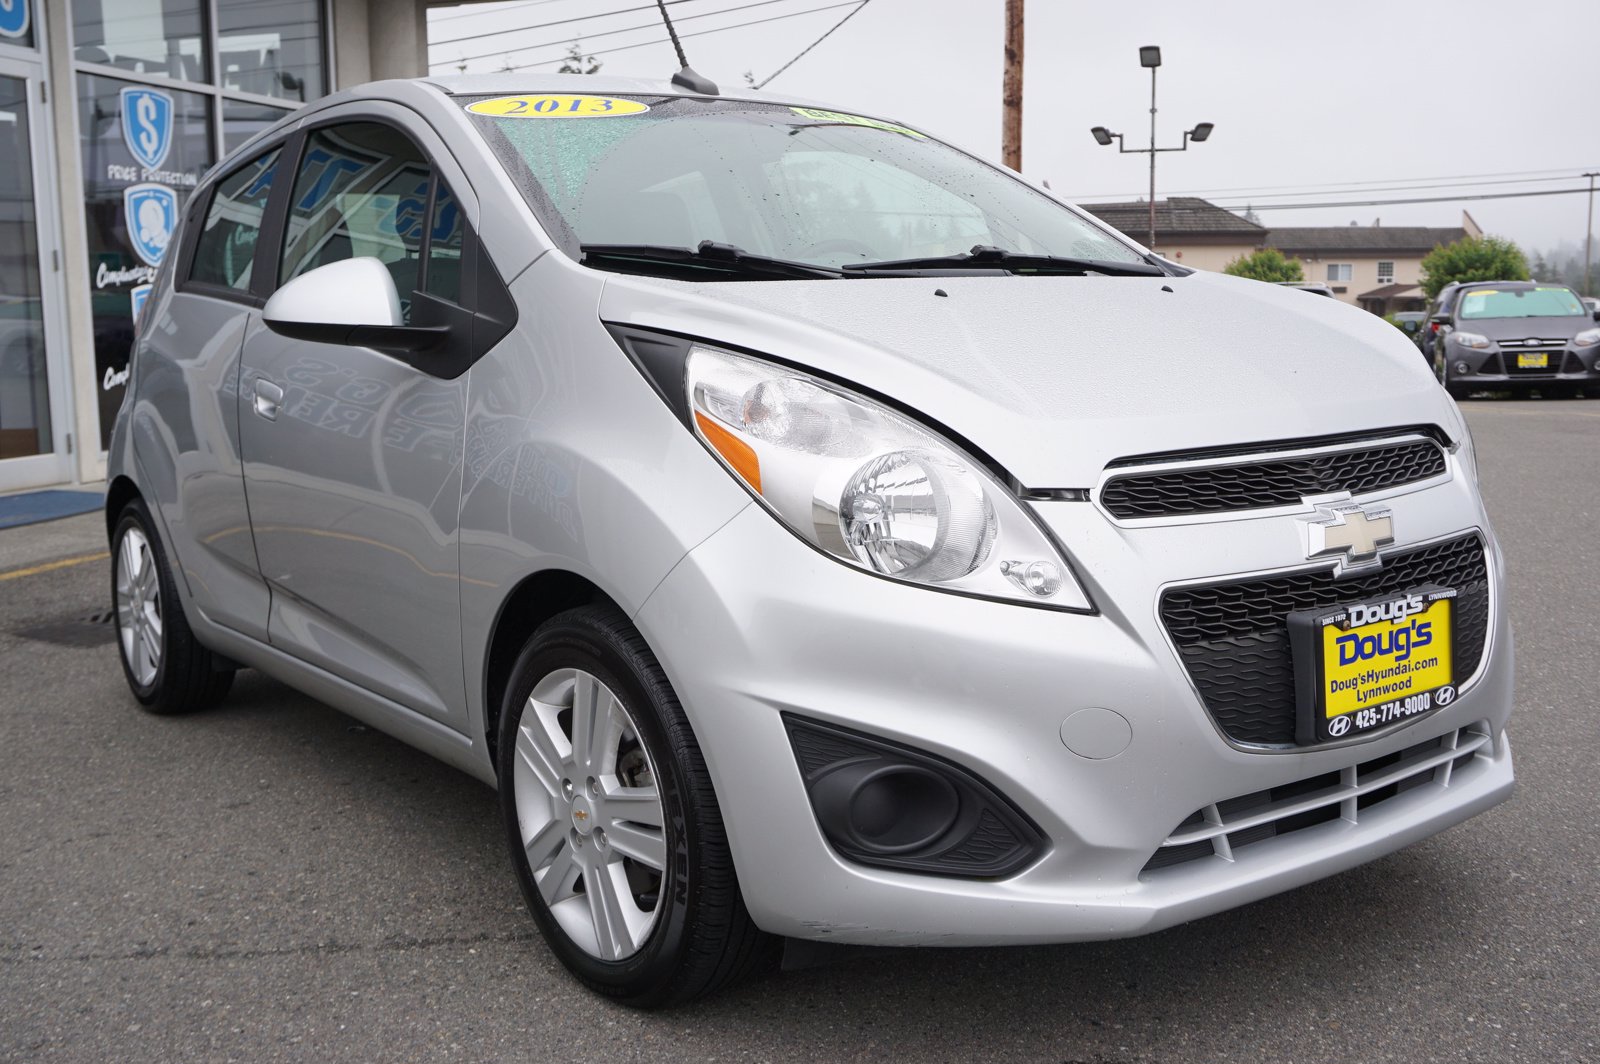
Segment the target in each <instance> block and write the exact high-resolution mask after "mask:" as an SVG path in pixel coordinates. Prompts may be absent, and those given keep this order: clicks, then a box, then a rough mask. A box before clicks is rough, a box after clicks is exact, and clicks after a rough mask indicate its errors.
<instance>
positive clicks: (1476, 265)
mask: <svg viewBox="0 0 1600 1064" xmlns="http://www.w3.org/2000/svg"><path fill="white" fill-rule="evenodd" d="M1527 279H1528V260H1527V259H1526V258H1525V257H1524V256H1523V254H1522V249H1521V248H1519V247H1517V245H1516V244H1514V243H1512V242H1511V241H1509V240H1505V239H1502V238H1501V237H1497V236H1482V237H1479V236H1469V237H1463V238H1462V239H1460V240H1457V241H1456V242H1455V243H1454V244H1446V245H1445V246H1443V247H1437V248H1434V249H1433V250H1432V251H1430V252H1428V254H1427V256H1426V257H1425V258H1424V259H1423V260H1422V290H1423V292H1424V293H1426V294H1427V297H1428V298H1429V299H1430V300H1432V299H1433V297H1434V296H1437V295H1438V294H1439V289H1441V288H1443V287H1444V286H1445V285H1447V284H1451V283H1452V282H1455V281H1526V280H1527Z"/></svg>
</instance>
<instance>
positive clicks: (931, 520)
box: [685, 345, 1090, 610]
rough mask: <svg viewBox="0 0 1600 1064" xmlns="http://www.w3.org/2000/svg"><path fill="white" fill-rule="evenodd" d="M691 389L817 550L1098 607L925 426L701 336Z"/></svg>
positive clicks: (942, 580) (1025, 523) (1016, 505)
mask: <svg viewBox="0 0 1600 1064" xmlns="http://www.w3.org/2000/svg"><path fill="white" fill-rule="evenodd" d="M685 386H686V388H687V389H688V393H689V394H688V398H689V409H690V412H691V413H692V419H693V422H694V429H695V433H696V434H697V435H698V436H699V437H700V439H701V440H702V441H703V442H704V443H705V444H706V445H707V446H708V447H709V448H710V449H711V451H712V453H713V454H715V455H717V456H718V457H719V458H721V459H722V462H723V464H724V465H726V466H727V467H728V469H729V470H730V471H731V472H732V473H733V474H734V475H735V476H736V477H738V478H739V479H740V480H741V481H743V482H744V484H745V486H746V487H748V488H749V489H750V491H751V492H752V493H753V494H754V495H755V496H756V498H757V499H759V500H760V501H761V502H762V504H763V505H765V506H766V507H767V509H768V510H770V511H772V513H773V514H774V515H775V516H777V518H778V519H779V520H780V521H782V522H783V523H784V524H785V525H787V526H788V527H789V529H790V530H791V531H793V532H794V533H795V535H797V536H799V537H800V538H801V539H803V540H805V541H806V542H807V543H810V544H811V545H812V546H814V547H816V548H818V549H819V550H822V551H824V552H825V553H827V554H830V555H832V556H833V557H835V558H837V559H839V560H840V561H842V562H844V563H846V564H847V565H852V566H855V567H856V568H859V569H865V570H867V571H868V572H872V573H877V574H878V575H880V576H886V577H889V578H890V579H894V580H902V581H905V582H907V583H912V584H920V585H923V586H924V587H934V588H942V589H944V590H948V591H959V592H963V593H966V594H970V595H981V596H984V597H987V598H996V599H1005V600H1008V601H1013V602H1026V603H1029V604H1031V605H1042V606H1056V607H1060V608H1064V609H1079V610H1085V609H1089V608H1090V605H1089V600H1088V596H1086V595H1085V594H1084V592H1083V589H1082V588H1080V587H1079V586H1078V583H1077V581H1076V580H1074V579H1073V577H1072V573H1071V571H1070V570H1069V568H1068V567H1067V563H1066V560H1065V559H1064V558H1062V556H1061V554H1060V552H1059V551H1058V550H1057V549H1056V547H1055V546H1054V544H1052V543H1051V541H1050V540H1049V538H1048V537H1047V536H1046V535H1045V533H1044V531H1043V530H1042V529H1041V528H1040V526H1039V525H1038V523H1037V522H1035V521H1034V519H1033V518H1032V517H1031V516H1030V515H1029V514H1028V512H1027V511H1026V510H1025V509H1024V508H1023V505H1022V503H1021V502H1020V501H1019V500H1018V499H1017V498H1016V496H1015V495H1013V494H1012V493H1011V492H1010V491H1009V490H1007V489H1006V488H1005V486H1004V485H1002V484H1001V483H1000V482H999V481H997V480H996V479H995V478H994V477H993V476H992V475H991V474H990V473H989V472H988V471H987V470H986V469H984V467H983V466H982V465H980V464H979V463H978V462H976V461H974V460H973V459H971V458H969V457H968V456H967V455H965V454H963V453H962V452H961V451H959V450H958V449H957V448H955V447H954V446H952V445H951V444H950V443H949V442H947V441H945V440H943V439H941V438H940V437H938V436H936V435H934V434H933V433H932V432H930V431H928V430H927V429H925V428H923V427H922V426H921V425H918V424H917V423H916V422H914V421H911V420H910V419H908V418H906V417H904V416H902V415H900V414H898V413H896V412H895V411H893V410H890V409H889V408H888V407H886V406H884V405H882V404H881V403H877V402H874V401H872V400H870V399H867V398H865V397H864V396H860V395H856V394H855V393H853V392H850V391H848V390H846V389H844V388H841V387H839V386H838V385H836V384H832V383H830V382H828V381H824V380H821V379H819V378H816V377H812V376H810V375H809V374H805V373H801V372H798V371H795V370H791V369H787V368H784V367H782V366H777V365H774V364H771V363H768V362H763V361H761V360H759V359H754V358H747V357H745V356H743V355H735V354H731V353H729V352H726V351H719V350H715V349H712V348H709V347H703V346H699V345H696V346H695V347H693V348H692V349H691V350H690V351H689V357H688V365H687V369H686V372H685Z"/></svg>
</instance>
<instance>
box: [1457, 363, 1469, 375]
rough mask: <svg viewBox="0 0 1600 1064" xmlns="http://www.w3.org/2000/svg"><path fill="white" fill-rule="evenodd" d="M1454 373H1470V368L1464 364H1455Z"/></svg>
mask: <svg viewBox="0 0 1600 1064" xmlns="http://www.w3.org/2000/svg"><path fill="white" fill-rule="evenodd" d="M1456 372H1457V373H1471V372H1472V367H1471V366H1469V365H1467V364H1466V363H1465V362H1457V363H1456Z"/></svg>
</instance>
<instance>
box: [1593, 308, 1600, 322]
mask: <svg viewBox="0 0 1600 1064" xmlns="http://www.w3.org/2000/svg"><path fill="white" fill-rule="evenodd" d="M1594 320H1595V321H1600V309H1597V310H1596V311H1595V312H1594Z"/></svg>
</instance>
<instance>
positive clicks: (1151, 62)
mask: <svg viewBox="0 0 1600 1064" xmlns="http://www.w3.org/2000/svg"><path fill="white" fill-rule="evenodd" d="M1139 65H1140V66H1142V67H1149V68H1150V146H1149V147H1148V148H1130V147H1128V146H1126V145H1125V144H1123V142H1122V134H1121V133H1113V132H1111V131H1110V130H1109V129H1107V128H1106V127H1105V126H1095V127H1094V128H1093V129H1091V130H1089V132H1090V133H1092V134H1093V135H1094V139H1095V143H1097V144H1099V145H1100V146H1101V147H1103V148H1104V147H1110V145H1111V142H1112V141H1116V142H1117V151H1118V152H1119V153H1121V154H1123V155H1144V154H1146V153H1148V154H1149V156H1150V233H1149V237H1150V239H1149V241H1148V247H1149V248H1150V250H1151V251H1154V250H1155V248H1156V153H1157V152H1162V151H1188V150H1189V142H1190V141H1191V140H1192V141H1194V142H1195V143H1196V144H1200V143H1202V142H1204V141H1205V140H1206V138H1207V137H1209V136H1211V131H1212V130H1213V129H1215V128H1216V126H1215V125H1214V124H1212V123H1210V122H1201V123H1200V124H1199V125H1197V126H1195V127H1194V128H1193V129H1186V130H1184V132H1183V143H1182V144H1180V145H1179V146H1178V147H1176V148H1158V147H1156V68H1157V67H1159V66H1160V65H1161V49H1160V48H1158V47H1156V46H1155V45H1153V44H1147V45H1145V46H1144V47H1142V48H1140V49H1139Z"/></svg>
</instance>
